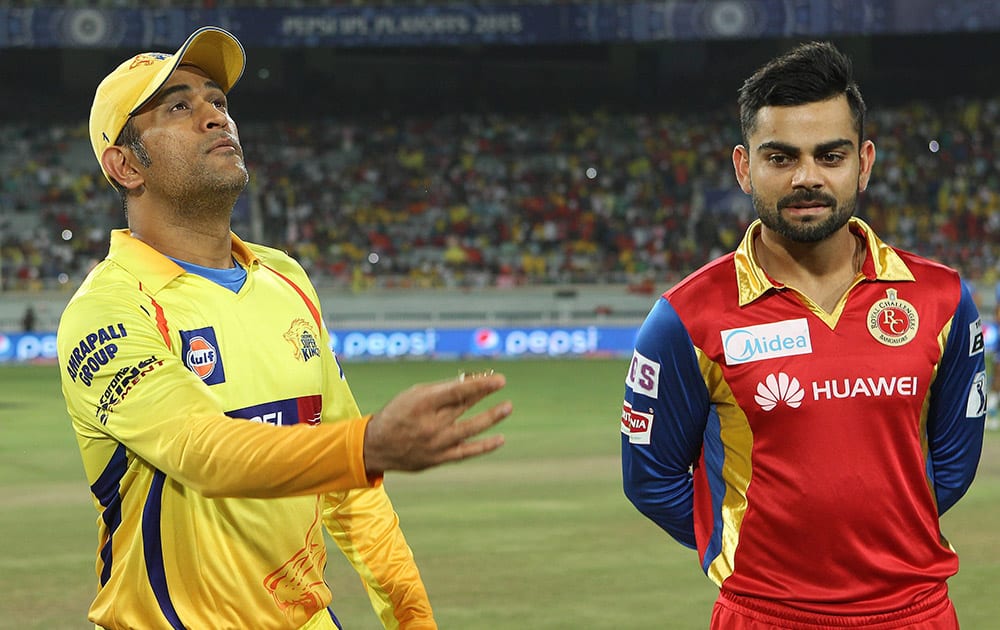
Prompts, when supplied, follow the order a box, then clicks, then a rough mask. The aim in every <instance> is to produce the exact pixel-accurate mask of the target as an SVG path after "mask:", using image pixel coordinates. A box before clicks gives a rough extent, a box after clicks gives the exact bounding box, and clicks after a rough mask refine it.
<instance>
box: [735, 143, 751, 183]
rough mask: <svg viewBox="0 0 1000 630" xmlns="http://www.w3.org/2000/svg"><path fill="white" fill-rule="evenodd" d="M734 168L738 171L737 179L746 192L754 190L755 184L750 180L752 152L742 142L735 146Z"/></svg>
mask: <svg viewBox="0 0 1000 630" xmlns="http://www.w3.org/2000/svg"><path fill="white" fill-rule="evenodd" d="M733 170H734V171H735V172H736V181H737V182H739V184H740V188H742V189H743V192H745V193H746V194H748V195H749V194H751V193H752V192H753V185H752V184H751V182H750V152H749V151H747V148H746V147H745V146H743V145H742V144H738V145H736V146H735V147H733Z"/></svg>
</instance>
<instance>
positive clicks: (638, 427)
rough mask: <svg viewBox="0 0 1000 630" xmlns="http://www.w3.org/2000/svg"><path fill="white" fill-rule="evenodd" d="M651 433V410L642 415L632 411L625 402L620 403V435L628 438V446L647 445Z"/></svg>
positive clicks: (639, 412)
mask: <svg viewBox="0 0 1000 630" xmlns="http://www.w3.org/2000/svg"><path fill="white" fill-rule="evenodd" d="M652 431H653V410H652V409H650V410H649V413H642V412H641V411H636V410H634V409H632V405H630V404H629V403H628V401H627V400H626V401H625V402H624V403H622V433H623V434H624V435H627V436H628V441H629V443H630V444H649V441H650V435H651V434H652Z"/></svg>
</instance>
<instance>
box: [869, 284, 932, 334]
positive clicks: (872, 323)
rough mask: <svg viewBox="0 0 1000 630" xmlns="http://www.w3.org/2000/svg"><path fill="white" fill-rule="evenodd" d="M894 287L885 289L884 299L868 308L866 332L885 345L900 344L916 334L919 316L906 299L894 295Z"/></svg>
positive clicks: (895, 293)
mask: <svg viewBox="0 0 1000 630" xmlns="http://www.w3.org/2000/svg"><path fill="white" fill-rule="evenodd" d="M897 293H898V292H897V291H896V289H887V290H886V292H885V294H886V298H885V299H884V300H879V301H878V302H875V304H873V305H872V307H871V308H870V309H868V332H870V333H871V334H872V337H874V338H875V339H876V340H877V341H879V342H880V343H883V344H885V345H887V346H901V345H903V344H906V343H909V342H911V341H913V338H914V337H916V336H917V327H918V326H919V325H920V318H919V317H918V316H917V310H916V309H915V308H913V305H912V304H910V303H909V302H907V301H906V300H900V299H899V298H897V297H896V295H897Z"/></svg>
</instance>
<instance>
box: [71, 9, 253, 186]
mask: <svg viewBox="0 0 1000 630" xmlns="http://www.w3.org/2000/svg"><path fill="white" fill-rule="evenodd" d="M182 63H187V64H192V65H195V66H198V67H199V68H201V69H202V70H204V71H205V73H206V74H208V76H209V77H211V79H212V80H213V81H215V82H216V83H218V84H219V85H220V86H222V91H223V92H229V90H230V89H231V88H232V87H233V86H234V85H236V82H237V81H239V80H240V77H241V76H243V68H244V67H245V66H246V55H245V54H244V52H243V45H242V44H240V42H239V40H238V39H236V37H235V36H234V35H233V34H232V33H230V32H228V31H225V30H223V29H221V28H218V27H216V26H205V27H202V28H199V29H198V30H197V31H195V32H193V33H191V36H190V37H188V38H187V41H186V42H184V44H183V45H182V46H181V47H180V48H178V49H177V52H175V53H174V54H172V55H169V54H166V53H158V52H145V53H139V54H138V55H136V56H135V57H132V58H131V59H128V60H126V61H125V62H123V63H122V64H121V65H120V66H118V67H117V68H115V69H114V71H112V72H111V74H109V75H108V76H106V77H104V80H103V81H101V84H100V85H98V86H97V92H96V93H95V94H94V104H93V105H92V106H91V108H90V142H91V144H92V145H93V147H94V154H95V155H96V156H97V162H98V164H100V163H101V155H103V154H104V150H105V149H107V148H108V147H109V146H111V145H112V144H114V142H115V140H117V139H118V135H119V134H120V133H121V131H122V129H123V128H124V127H125V124H126V123H127V122H128V119H129V118H130V117H131V116H132V115H134V114H135V113H136V112H137V111H139V110H140V109H142V107H143V105H145V104H146V103H147V102H148V101H149V99H151V98H152V97H153V95H154V94H156V92H157V91H158V90H159V89H160V88H161V87H162V86H163V84H164V83H166V82H167V79H169V78H170V75H171V74H173V72H174V70H176V69H177V67H178V66H179V65H181V64H182ZM101 170H102V171H103V172H104V176H105V177H106V178H107V179H108V181H109V182H111V183H112V184H114V182H113V181H112V180H111V176H110V175H108V173H107V171H104V166H103V165H102V166H101Z"/></svg>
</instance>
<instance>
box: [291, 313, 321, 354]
mask: <svg viewBox="0 0 1000 630" xmlns="http://www.w3.org/2000/svg"><path fill="white" fill-rule="evenodd" d="M282 337H283V338H284V339H285V341H287V342H288V343H290V344H291V345H292V348H294V351H293V355H294V356H295V358H296V360H298V361H302V362H305V361H308V360H309V359H311V358H313V357H318V356H319V344H318V343H316V333H315V332H313V326H312V325H311V324H310V323H309V322H308V321H306V320H304V319H302V318H297V319H294V320H292V325H291V326H290V327H289V328H288V331H287V332H285V334H284V335H282Z"/></svg>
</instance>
